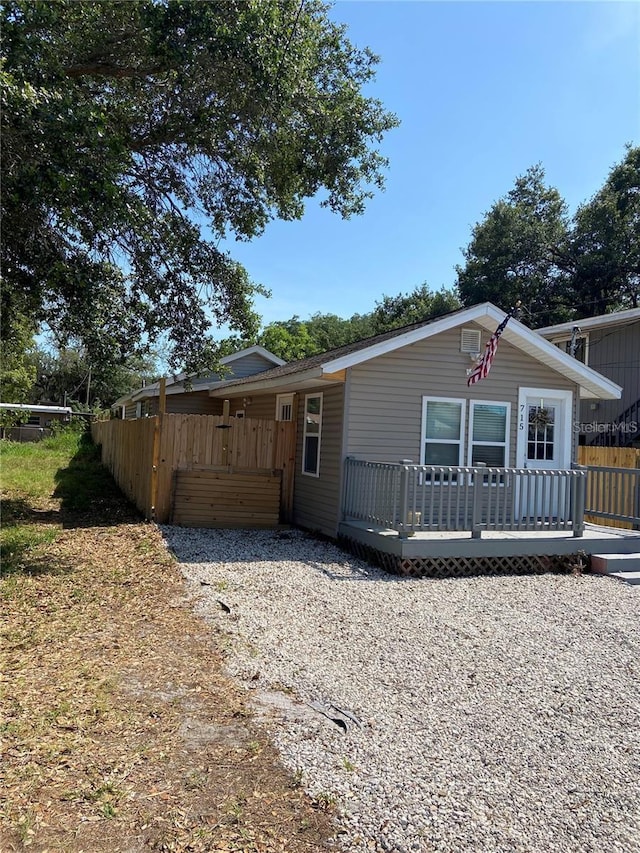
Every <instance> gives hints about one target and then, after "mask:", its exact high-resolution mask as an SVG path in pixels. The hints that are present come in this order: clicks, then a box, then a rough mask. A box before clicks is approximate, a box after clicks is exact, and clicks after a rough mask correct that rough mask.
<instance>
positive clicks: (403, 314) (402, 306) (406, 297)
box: [372, 282, 461, 334]
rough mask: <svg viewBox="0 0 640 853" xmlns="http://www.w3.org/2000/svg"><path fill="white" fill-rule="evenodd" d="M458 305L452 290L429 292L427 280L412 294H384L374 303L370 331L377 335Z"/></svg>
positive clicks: (436, 315)
mask: <svg viewBox="0 0 640 853" xmlns="http://www.w3.org/2000/svg"><path fill="white" fill-rule="evenodd" d="M460 307H461V304H460V300H459V299H458V297H457V295H456V293H455V292H454V291H452V290H445V289H444V288H442V289H441V290H439V291H438V292H436V293H431V291H430V290H429V287H428V285H427V284H426V282H425V283H424V284H422V285H420V287H417V288H416V289H415V290H414V291H412V292H411V293H407V294H404V293H399V294H398V295H397V296H383V297H382V301H381V302H377V303H376V307H375V310H374V312H373V314H372V325H373V333H374V334H380V333H381V332H388V331H390V330H391V329H397V328H399V327H400V326H409V325H411V324H412V323H421V322H423V321H424V320H428V319H429V318H431V317H439V316H440V315H442V314H448V313H449V312H450V311H457V310H458V308H460Z"/></svg>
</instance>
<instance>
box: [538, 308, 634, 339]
mask: <svg viewBox="0 0 640 853" xmlns="http://www.w3.org/2000/svg"><path fill="white" fill-rule="evenodd" d="M634 320H640V308H628V309H627V310H626V311H614V312H613V313H612V314H600V316H598V317H585V318H584V319H583V320H572V321H570V322H568V323H557V324H556V325H555V326H544V327H543V328H542V329H536V330H535V331H536V333H537V334H538V335H544V337H545V338H546V337H553V336H554V335H562V334H566V333H568V332H569V333H570V332H571V331H572V329H573V328H574V326H578V327H579V328H580V329H581V330H582V331H583V332H586V331H588V330H589V329H600V328H605V327H606V326H622V325H624V324H625V323H632V322H633V321H634Z"/></svg>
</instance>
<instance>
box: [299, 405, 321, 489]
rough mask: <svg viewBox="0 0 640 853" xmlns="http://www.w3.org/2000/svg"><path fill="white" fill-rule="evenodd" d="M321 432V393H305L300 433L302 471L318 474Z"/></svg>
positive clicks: (310, 474)
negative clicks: (301, 431) (302, 426)
mask: <svg viewBox="0 0 640 853" xmlns="http://www.w3.org/2000/svg"><path fill="white" fill-rule="evenodd" d="M321 432H322V394H307V395H306V397H305V398H304V429H303V434H302V436H303V437H302V473H303V474H308V475H309V476H311V477H318V476H319V475H320V434H321Z"/></svg>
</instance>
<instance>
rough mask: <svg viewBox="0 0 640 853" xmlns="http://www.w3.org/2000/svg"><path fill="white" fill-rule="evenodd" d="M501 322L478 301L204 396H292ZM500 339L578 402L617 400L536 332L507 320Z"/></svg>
mask: <svg viewBox="0 0 640 853" xmlns="http://www.w3.org/2000/svg"><path fill="white" fill-rule="evenodd" d="M504 317H505V313H504V311H501V310H500V309H499V308H496V306H495V305H492V304H491V303H490V302H483V303H481V304H480V305H474V306H472V307H471V308H461V309H460V310H458V311H452V312H451V313H449V314H445V315H441V316H439V317H433V318H431V319H429V320H425V321H423V322H422V323H414V324H413V325H411V326H403V327H402V328H399V329H393V330H392V331H390V332H385V333H384V334H382V335H376V336H375V337H373V338H367V339H365V340H362V341H357V342H355V343H353V344H348V345H346V346H343V347H338V348H337V349H333V350H329V351H328V352H325V353H319V354H318V355H313V356H310V357H309V358H304V359H301V360H300V361H294V362H289V363H288V364H285V365H282V366H280V367H275V368H272V369H271V370H265V371H264V372H263V373H260V374H257V375H255V376H247V377H244V378H243V379H235V380H234V379H230V380H227V381H226V382H221V383H220V384H218V385H216V387H215V388H212V389H211V390H210V391H209V394H210V396H212V397H225V396H228V394H229V392H230V391H233V390H234V389H238V393H241V392H244V393H257V392H260V391H270V390H273V391H275V390H289V391H291V390H295V388H296V387H314V386H319V385H326V384H327V380H331V379H332V378H335V381H341V378H342V377H341V376H340V374H341V372H342V371H344V370H347V369H348V368H350V367H354V366H355V365H357V364H361V363H363V362H365V361H369V360H370V359H372V358H377V357H378V356H380V355H385V354H386V353H389V352H393V351H394V350H396V349H400V348H401V347H405V346H408V345H410V344H413V343H416V342H418V341H422V340H426V339H427V338H430V337H433V336H435V335H438V334H440V333H442V332H446V331H448V330H450V329H453V328H456V327H457V326H461V325H463V324H464V323H472V322H473V323H477V324H478V325H480V326H482V327H483V328H484V329H485V330H486V331H488V332H491V333H493V332H494V331H495V329H496V328H497V326H498V325H499V323H500V322H501V321H502V320H503V319H504ZM502 337H503V339H504V340H506V341H508V342H509V343H510V344H512V345H513V346H515V347H517V348H518V349H520V350H522V351H524V352H526V353H527V354H528V355H529V356H530V357H532V358H535V359H537V360H538V361H540V362H542V363H543V364H546V365H547V366H548V367H550V368H551V369H552V370H555V371H557V372H558V373H561V374H562V375H563V376H565V377H566V378H567V379H569V380H570V381H573V382H575V383H576V384H577V385H578V386H579V388H580V395H581V396H582V397H586V398H592V399H602V400H608V399H613V400H615V399H618V398H619V397H620V396H621V393H622V389H621V388H620V386H619V385H616V383H615V382H612V381H611V380H610V379H607V378H606V377H604V376H602V375H601V374H600V373H598V372H597V371H595V370H593V369H592V368H590V367H586V366H585V365H584V364H582V363H581V362H579V361H577V360H576V359H575V358H573V357H572V356H570V355H567V354H566V353H563V352H562V351H561V350H560V349H558V347H556V346H554V345H553V344H552V343H550V342H549V341H547V340H546V338H544V337H542V336H541V335H540V334H539V333H538V332H536V331H533V330H531V329H529V328H528V327H527V326H525V325H523V324H522V323H520V322H519V321H518V320H515V319H513V318H512V319H511V320H510V321H509V324H508V325H507V327H506V329H505V331H504V333H503V336H502Z"/></svg>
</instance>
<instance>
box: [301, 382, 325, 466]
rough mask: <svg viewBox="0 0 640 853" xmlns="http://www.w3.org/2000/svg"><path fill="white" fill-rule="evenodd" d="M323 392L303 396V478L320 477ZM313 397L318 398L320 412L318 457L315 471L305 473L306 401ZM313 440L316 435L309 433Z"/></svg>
mask: <svg viewBox="0 0 640 853" xmlns="http://www.w3.org/2000/svg"><path fill="white" fill-rule="evenodd" d="M322 395H323V392H322V391H320V392H316V393H315V394H305V397H304V427H303V429H302V472H301V473H302V474H303V476H305V477H315V478H316V479H318V477H319V476H320V448H321V446H322V416H323V409H324V400H323V399H322ZM315 397H319V398H320V411H319V412H318V433H317V436H318V456H317V459H316V471H315V473H313V471H305V456H306V453H307V401H308V400H309V399H313V398H315ZM310 435H312V436H313V437H314V438H315V436H316V433H310Z"/></svg>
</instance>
